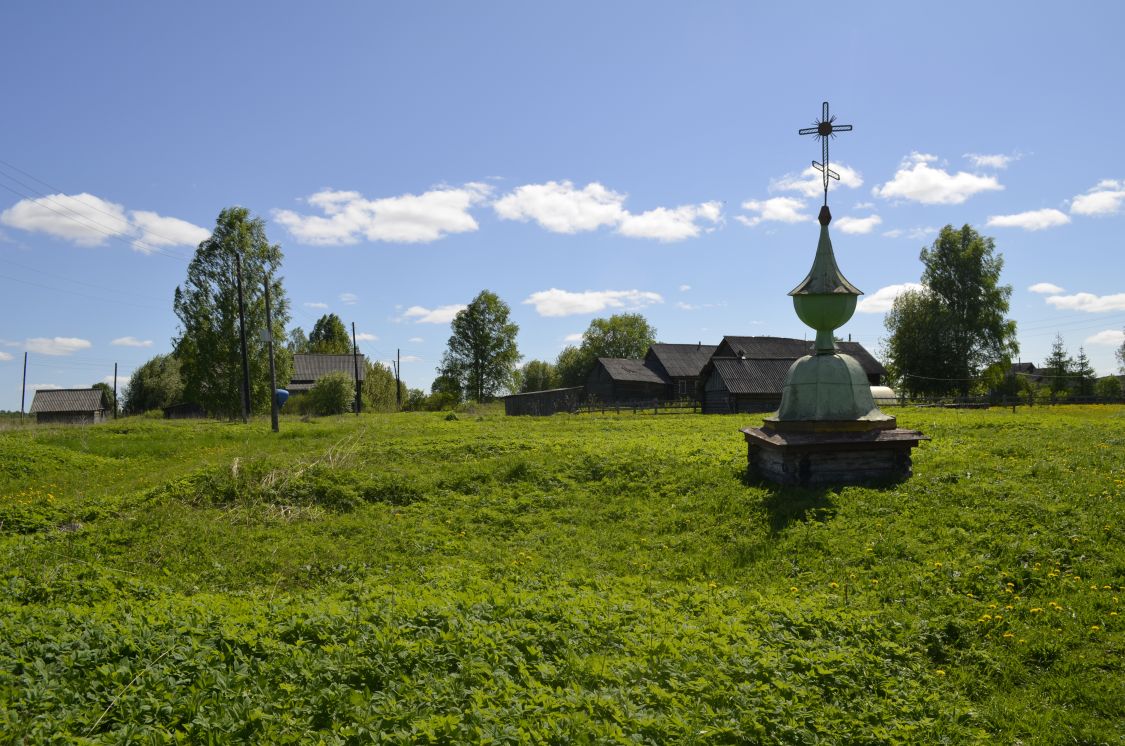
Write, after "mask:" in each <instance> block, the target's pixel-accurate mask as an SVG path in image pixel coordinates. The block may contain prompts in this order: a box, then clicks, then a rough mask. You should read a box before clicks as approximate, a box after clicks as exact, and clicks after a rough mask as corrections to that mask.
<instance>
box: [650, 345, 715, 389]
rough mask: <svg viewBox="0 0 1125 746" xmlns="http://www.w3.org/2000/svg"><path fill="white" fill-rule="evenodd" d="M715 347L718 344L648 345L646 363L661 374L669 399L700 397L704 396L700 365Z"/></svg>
mask: <svg viewBox="0 0 1125 746" xmlns="http://www.w3.org/2000/svg"><path fill="white" fill-rule="evenodd" d="M717 349H718V346H717V345H705V344H703V343H701V342H700V343H696V344H665V343H662V342H658V343H656V344H654V345H652V346H651V347H649V348H648V352H647V353H646V354H645V366H646V367H648V368H651V369H653V370H655V371H657V372H659V373H662V374H663V375H664V378H665V380H667V381H668V385H669V387H670V388H669V396H668V398H670V399H693V400H696V401H698V400H700V399H701V398H702V397H703V378H702V374H703V368H704V367H706V365H707V362H708V361H709V360H710V359H711V356H712V355H714V354H715V350H717Z"/></svg>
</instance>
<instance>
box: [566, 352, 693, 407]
mask: <svg viewBox="0 0 1125 746" xmlns="http://www.w3.org/2000/svg"><path fill="white" fill-rule="evenodd" d="M671 390H672V382H671V380H670V379H669V378H668V377H667V376H666V375H664V373H663V371H658V370H654V369H653V368H650V367H648V366H647V365H645V361H643V360H633V359H630V358H624V357H599V358H598V360H597V362H596V363H594V369H593V370H591V371H590V375H588V376H587V377H586V395H587V397H589V398H590V399H593V400H595V401H600V402H634V401H651V400H653V399H659V400H665V399H668V398H670V395H671Z"/></svg>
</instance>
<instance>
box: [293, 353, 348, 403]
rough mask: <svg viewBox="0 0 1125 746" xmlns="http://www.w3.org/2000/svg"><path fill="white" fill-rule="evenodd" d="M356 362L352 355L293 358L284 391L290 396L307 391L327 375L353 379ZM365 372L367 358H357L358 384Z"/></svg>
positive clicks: (301, 356)
mask: <svg viewBox="0 0 1125 746" xmlns="http://www.w3.org/2000/svg"><path fill="white" fill-rule="evenodd" d="M355 368H356V360H355V359H354V358H353V356H352V355H303V354H297V355H294V356H293V376H292V377H291V378H290V379H289V384H288V385H287V386H286V387H285V389H286V390H287V391H288V392H289V393H290V394H296V393H299V392H302V391H308V390H309V389H311V388H312V387H313V384H315V383H316V382H317V380H318V379H320V378H321V377H322V376H326V375H328V374H329V373H344V374H346V375H347V376H348V378H355ZM366 371H367V358H366V357H364V356H363V355H360V356H359V382H360V383H361V384H362V383H363V379H364V375H365V373H366Z"/></svg>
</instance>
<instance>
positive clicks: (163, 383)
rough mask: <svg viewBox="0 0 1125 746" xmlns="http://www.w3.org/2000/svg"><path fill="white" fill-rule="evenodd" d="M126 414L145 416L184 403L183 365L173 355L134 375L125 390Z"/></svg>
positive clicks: (161, 357) (147, 364)
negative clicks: (181, 368)
mask: <svg viewBox="0 0 1125 746" xmlns="http://www.w3.org/2000/svg"><path fill="white" fill-rule="evenodd" d="M122 398H123V407H122V409H123V411H124V412H125V414H144V413H145V412H148V411H149V410H151V409H162V408H164V407H170V406H172V405H173V404H179V403H181V402H182V401H183V399H184V383H183V380H182V379H181V378H180V361H179V360H178V359H176V357H175V356H173V355H157V356H156V357H154V358H152V359H151V360H148V361H146V362H145V363H144V365H142V366H141V367H139V368H137V369H136V370H134V371H133V375H132V376H130V377H129V383H128V384H127V385H126V387H125V393H124V396H123V397H122Z"/></svg>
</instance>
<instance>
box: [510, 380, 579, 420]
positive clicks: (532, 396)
mask: <svg viewBox="0 0 1125 746" xmlns="http://www.w3.org/2000/svg"><path fill="white" fill-rule="evenodd" d="M584 398H585V389H583V388H582V387H581V386H571V387H569V388H564V389H547V390H546V391H528V392H527V393H523V394H509V395H508V396H505V397H503V399H504V414H506V415H509V416H515V415H531V416H534V417H545V416H547V415H552V414H558V413H559V412H575V411H577V410H578V405H579V403H581V402H582V400H583V399H584Z"/></svg>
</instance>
